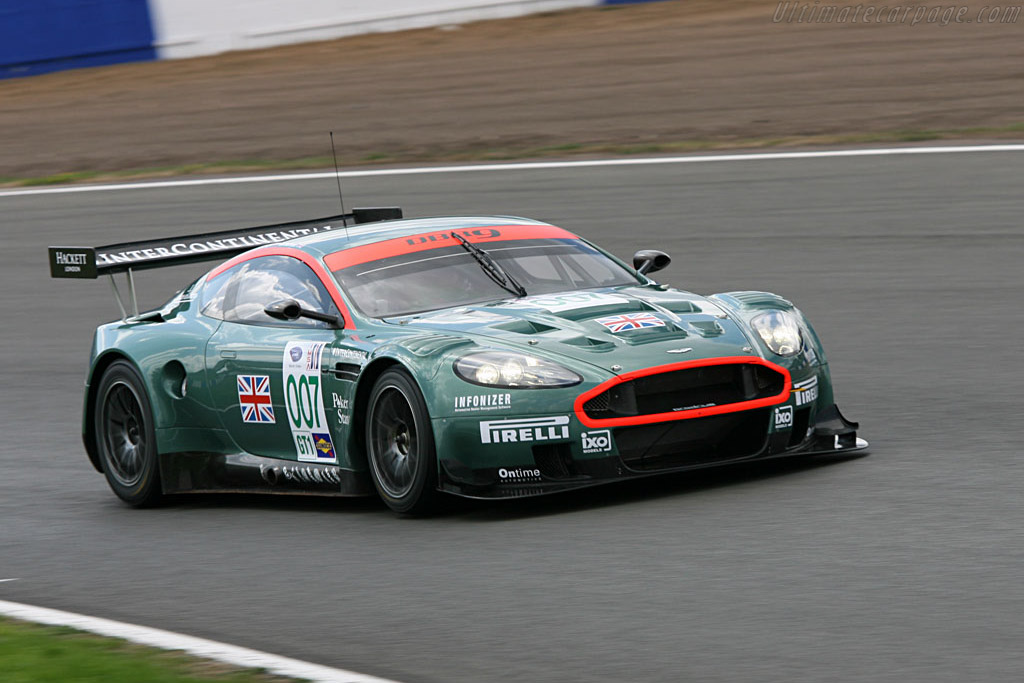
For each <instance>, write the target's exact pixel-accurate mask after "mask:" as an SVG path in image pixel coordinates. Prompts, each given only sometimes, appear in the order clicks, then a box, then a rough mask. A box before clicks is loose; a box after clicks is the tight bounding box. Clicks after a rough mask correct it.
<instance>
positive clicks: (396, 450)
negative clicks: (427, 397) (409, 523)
mask: <svg viewBox="0 0 1024 683" xmlns="http://www.w3.org/2000/svg"><path fill="white" fill-rule="evenodd" d="M366 449H367V459H368V460H369V463H370V475H371V476H372V478H373V485H374V486H375V487H376V489H377V493H379V494H380V497H381V498H382V499H383V500H384V502H385V503H386V504H387V506H388V507H389V508H391V509H392V510H394V511H395V512H397V513H401V514H426V513H428V512H431V511H432V510H433V509H434V508H435V506H436V503H437V457H436V454H435V451H434V434H433V430H432V429H431V427H430V415H429V414H428V412H427V405H426V402H425V401H424V400H423V394H422V393H421V392H420V390H419V387H418V386H416V382H415V381H413V379H412V377H411V376H410V375H409V373H408V372H406V371H405V370H401V369H398V368H393V369H389V370H386V371H385V372H384V373H383V374H382V375H381V376H380V377H379V378H378V379H377V382H376V384H374V386H373V391H372V392H371V394H370V401H369V412H368V415H367V420H366Z"/></svg>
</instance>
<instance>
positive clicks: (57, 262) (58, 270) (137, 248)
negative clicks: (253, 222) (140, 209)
mask: <svg viewBox="0 0 1024 683" xmlns="http://www.w3.org/2000/svg"><path fill="white" fill-rule="evenodd" d="M400 218H402V209H400V208H398V207H397V206H387V207H374V208H363V209H353V210H352V213H345V214H339V215H337V216H328V217H326V218H317V219H313V220H308V221H295V222H292V223H276V224H274V225H263V226H260V227H256V228H241V229H238V230H222V231H220V232H208V233H203V234H199V235H187V236H183V237H167V238H161V239H152V240H141V241H138V242H122V243H120V244H110V245H107V246H105V247H50V248H49V257H50V277H55V278H79V279H91V280H95V279H96V278H98V277H99V276H100V275H110V283H111V285H112V286H113V288H114V296H115V297H116V299H117V304H118V306H119V307H120V308H121V316H122V319H124V318H125V317H127V312H126V311H125V306H124V303H123V302H122V300H121V293H120V291H119V290H118V288H117V283H116V282H115V281H114V274H115V273H125V275H126V277H127V280H128V289H129V295H130V300H131V306H132V309H133V310H134V311H135V315H138V312H139V311H138V301H137V299H136V296H135V281H134V279H133V278H132V272H133V271H136V270H148V269H150V268H168V267H170V266H180V265H185V264H188V263H199V262H202V261H222V260H225V259H227V258H229V257H231V256H235V255H237V254H241V253H242V252H243V251H248V250H249V249H253V248H255V247H260V246H263V245H266V244H276V243H278V242H284V241H285V240H290V239H294V238H296V237H304V236H306V235H315V234H317V233H321V232H328V231H333V230H339V229H342V228H344V227H346V226H347V225H348V223H349V222H352V223H354V224H356V225H359V224H363V223H375V222H378V221H390V220H397V219H400Z"/></svg>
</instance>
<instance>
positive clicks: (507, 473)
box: [498, 467, 540, 484]
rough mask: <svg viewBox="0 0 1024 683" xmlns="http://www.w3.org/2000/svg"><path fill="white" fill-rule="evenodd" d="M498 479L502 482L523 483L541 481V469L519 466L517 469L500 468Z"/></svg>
mask: <svg viewBox="0 0 1024 683" xmlns="http://www.w3.org/2000/svg"><path fill="white" fill-rule="evenodd" d="M498 479H500V480H501V483H502V484H521V483H523V482H527V481H540V470H538V469H528V468H522V467H517V468H515V469H511V470H509V469H505V468H504V467H500V468H498Z"/></svg>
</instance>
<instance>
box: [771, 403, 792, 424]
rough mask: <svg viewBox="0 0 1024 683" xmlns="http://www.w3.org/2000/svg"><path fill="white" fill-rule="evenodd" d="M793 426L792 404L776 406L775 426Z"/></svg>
mask: <svg viewBox="0 0 1024 683" xmlns="http://www.w3.org/2000/svg"><path fill="white" fill-rule="evenodd" d="M792 426H793V406H778V407H776V408H775V428H776V429H789V428H790V427H792Z"/></svg>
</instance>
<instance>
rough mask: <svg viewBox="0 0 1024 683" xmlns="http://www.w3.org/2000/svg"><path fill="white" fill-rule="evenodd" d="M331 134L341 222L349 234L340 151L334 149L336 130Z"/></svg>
mask: <svg viewBox="0 0 1024 683" xmlns="http://www.w3.org/2000/svg"><path fill="white" fill-rule="evenodd" d="M330 135H331V156H332V157H334V179H335V180H337V181H338V200H339V201H340V202H341V224H342V225H343V226H344V227H345V234H346V235H348V221H347V220H346V219H345V197H344V195H342V194H341V171H339V170H338V153H337V152H336V151H334V131H333V130H332V131H330Z"/></svg>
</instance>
